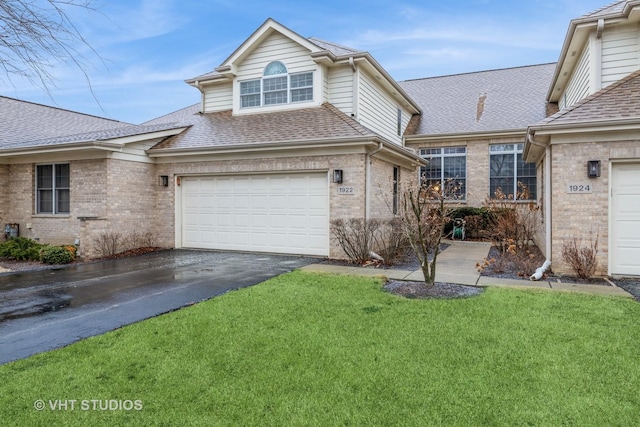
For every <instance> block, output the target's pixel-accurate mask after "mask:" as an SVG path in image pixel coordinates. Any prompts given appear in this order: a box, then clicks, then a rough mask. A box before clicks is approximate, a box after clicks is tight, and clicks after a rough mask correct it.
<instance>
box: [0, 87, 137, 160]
mask: <svg viewBox="0 0 640 427" xmlns="http://www.w3.org/2000/svg"><path fill="white" fill-rule="evenodd" d="M128 126H134V125H131V124H129V123H124V122H119V121H117V120H111V119H105V118H102V117H96V116H91V115H88V114H82V113H76V112H73V111H68V110H63V109H61V108H55V107H49V106H46V105H41V104H35V103H32V102H27V101H21V100H18V99H13V98H7V97H4V96H0V148H6V147H9V146H11V147H15V146H20V145H24V144H27V143H28V142H30V141H40V140H46V139H56V138H60V137H63V136H65V135H72V134H80V133H89V132H100V131H108V130H112V129H117V128H122V127H128Z"/></svg>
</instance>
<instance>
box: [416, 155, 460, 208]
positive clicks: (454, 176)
mask: <svg viewBox="0 0 640 427" xmlns="http://www.w3.org/2000/svg"><path fill="white" fill-rule="evenodd" d="M420 156H421V157H423V158H425V159H427V160H429V164H428V165H427V166H422V167H421V168H420V184H421V185H426V186H432V185H439V186H440V187H441V188H444V189H445V190H446V191H448V193H449V194H445V196H447V197H454V198H456V199H460V200H464V199H465V198H466V193H467V147H449V148H423V149H421V150H420Z"/></svg>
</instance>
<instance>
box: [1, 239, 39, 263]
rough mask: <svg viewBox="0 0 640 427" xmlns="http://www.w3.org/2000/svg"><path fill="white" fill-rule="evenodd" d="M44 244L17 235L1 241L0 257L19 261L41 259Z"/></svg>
mask: <svg viewBox="0 0 640 427" xmlns="http://www.w3.org/2000/svg"><path fill="white" fill-rule="evenodd" d="M41 248H42V245H41V244H40V243H38V242H36V241H34V240H31V239H27V238H26V237H16V238H15V239H10V240H7V241H6V242H3V243H0V258H8V259H15V260H17V261H39V260H40V249H41Z"/></svg>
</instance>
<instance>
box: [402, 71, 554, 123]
mask: <svg viewBox="0 0 640 427" xmlns="http://www.w3.org/2000/svg"><path fill="white" fill-rule="evenodd" d="M555 65H556V64H542V65H532V66H528V67H518V68H508V69H501V70H491V71H481V72H476V73H468V74H457V75H451V76H443V77H432V78H426V79H419V80H407V81H403V82H399V84H400V86H401V87H402V88H403V89H404V90H405V91H406V92H407V94H409V96H410V97H412V98H413V99H414V100H415V101H416V102H417V103H418V105H419V106H420V107H421V108H422V111H423V114H422V116H420V119H419V123H417V124H415V126H413V129H410V131H412V134H413V135H442V134H445V135H446V134H456V133H473V132H490V131H503V130H516V129H522V130H524V129H526V128H527V126H528V125H529V124H531V123H535V122H538V121H540V120H542V119H543V118H545V117H546V115H547V114H546V112H547V102H546V93H547V89H548V85H549V82H550V81H551V77H552V76H553V71H554V69H555Z"/></svg>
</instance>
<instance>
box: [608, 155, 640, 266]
mask: <svg viewBox="0 0 640 427" xmlns="http://www.w3.org/2000/svg"><path fill="white" fill-rule="evenodd" d="M612 171H613V176H612V180H611V186H612V193H611V215H612V220H611V228H612V229H611V245H612V252H611V274H618V275H638V276H640V164H636V163H633V164H625V163H621V164H615V165H613V169H612Z"/></svg>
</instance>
